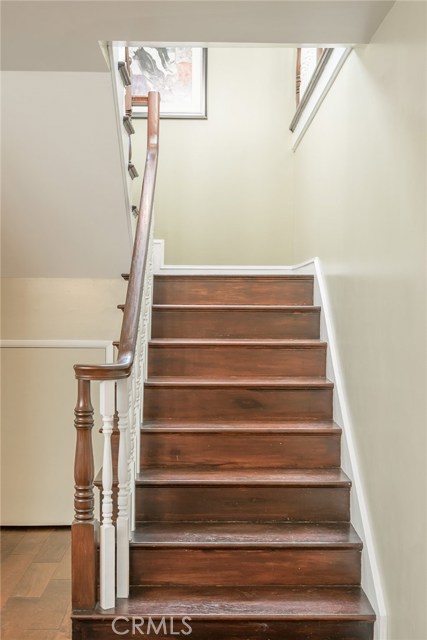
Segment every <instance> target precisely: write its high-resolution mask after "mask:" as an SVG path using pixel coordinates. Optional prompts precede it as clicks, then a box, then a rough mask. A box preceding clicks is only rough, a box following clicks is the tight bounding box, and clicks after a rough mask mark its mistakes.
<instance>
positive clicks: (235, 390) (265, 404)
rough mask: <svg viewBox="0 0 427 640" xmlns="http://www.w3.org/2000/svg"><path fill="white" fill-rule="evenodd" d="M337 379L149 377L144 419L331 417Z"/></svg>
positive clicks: (312, 418) (197, 419) (285, 418)
mask: <svg viewBox="0 0 427 640" xmlns="http://www.w3.org/2000/svg"><path fill="white" fill-rule="evenodd" d="M332 390H333V383H332V382H329V381H328V380H326V379H324V378H306V377H296V378H288V377H285V378H253V377H252V378H243V377H239V378H237V379H236V378H234V379H230V378H228V379H226V378H218V379H213V378H212V379H200V378H192V377H179V378H167V377H164V378H154V377H152V378H149V379H148V381H147V382H146V383H145V387H144V417H145V419H146V420H148V421H150V420H161V419H168V420H176V419H177V420H193V421H207V422H215V421H221V420H223V421H229V420H235V421H241V420H250V421H258V420H259V421H262V420H264V419H265V418H266V417H268V419H269V420H270V421H273V420H277V421H282V420H292V419H299V420H330V419H332Z"/></svg>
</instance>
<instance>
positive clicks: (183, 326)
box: [151, 304, 320, 339]
mask: <svg viewBox="0 0 427 640" xmlns="http://www.w3.org/2000/svg"><path fill="white" fill-rule="evenodd" d="M151 331H152V336H153V338H253V339H256V338H262V339H265V338H270V339H275V338H283V339H284V338H288V339H316V338H319V335H320V307H313V306H309V305H307V306H261V305H202V304H199V305H173V304H162V305H161V304H155V305H153V312H152V328H151Z"/></svg>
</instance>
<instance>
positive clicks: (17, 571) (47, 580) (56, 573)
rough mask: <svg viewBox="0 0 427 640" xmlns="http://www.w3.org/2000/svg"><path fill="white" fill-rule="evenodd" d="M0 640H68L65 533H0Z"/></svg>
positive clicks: (35, 530)
mask: <svg viewBox="0 0 427 640" xmlns="http://www.w3.org/2000/svg"><path fill="white" fill-rule="evenodd" d="M0 596H1V617H2V620H1V638H2V640H67V639H69V638H71V623H70V615H71V533H70V529H69V528H65V527H60V528H55V527H34V528H26V527H22V528H16V529H15V528H3V529H1V593H0Z"/></svg>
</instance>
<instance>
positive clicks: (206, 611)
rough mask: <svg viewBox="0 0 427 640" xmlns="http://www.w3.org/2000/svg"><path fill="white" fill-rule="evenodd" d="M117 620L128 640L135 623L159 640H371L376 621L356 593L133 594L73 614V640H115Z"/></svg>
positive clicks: (149, 590)
mask: <svg viewBox="0 0 427 640" xmlns="http://www.w3.org/2000/svg"><path fill="white" fill-rule="evenodd" d="M118 617H120V618H121V620H119V621H118V622H117V624H116V631H119V632H120V633H121V634H126V635H128V636H129V637H131V634H132V622H133V620H132V619H135V620H134V621H135V622H136V623H139V624H141V620H138V619H139V618H144V626H142V627H140V630H141V631H143V632H144V633H145V634H146V635H150V633H151V634H153V635H154V634H156V637H157V638H159V639H160V640H166V639H167V638H170V637H171V635H170V634H171V631H172V630H173V632H174V634H173V635H176V634H177V633H178V632H180V633H181V637H182V636H184V634H183V633H182V631H185V632H186V633H187V634H188V633H189V630H188V626H186V625H187V624H188V625H190V627H191V629H192V633H191V634H190V635H188V637H191V638H193V640H243V639H247V638H250V639H251V640H284V638H286V639H287V640H307V639H308V638H310V640H332V639H333V640H339V639H341V640H344V639H345V640H372V638H373V624H374V621H375V614H374V612H373V610H372V607H371V606H370V604H369V601H368V599H367V597H366V595H365V594H364V592H363V591H362V589H360V588H359V587H323V588H321V587H315V588H304V587H300V588H294V587H245V588H235V587H234V588H233V587H133V588H131V592H130V597H129V599H128V600H127V599H124V598H122V599H119V600H117V604H116V607H115V608H114V609H110V610H108V611H104V610H102V609H100V608H99V607H98V608H97V610H96V611H94V612H89V613H88V612H75V613H74V615H73V630H74V632H75V633H76V637H86V638H90V639H91V640H114V639H115V638H117V634H116V633H114V631H113V629H112V621H113V620H114V618H118ZM171 618H172V619H173V625H174V626H173V629H172V628H171ZM183 618H185V620H184V621H183ZM149 619H151V621H152V622H151V623H150V624H151V630H150V631H149V630H148V629H147V625H148V624H149V622H148V620H149ZM162 619H164V622H163V620H162ZM153 622H156V630H157V631H159V633H156V631H155V630H153V626H152V623H153ZM185 623H186V624H185ZM159 625H161V626H160V628H159ZM80 631H82V632H83V633H84V632H86V633H87V635H86V636H79V635H77V633H78V632H80ZM126 632H128V633H126ZM136 633H139V631H138V629H137V630H136ZM126 635H124V636H123V637H126ZM73 637H74V636H73Z"/></svg>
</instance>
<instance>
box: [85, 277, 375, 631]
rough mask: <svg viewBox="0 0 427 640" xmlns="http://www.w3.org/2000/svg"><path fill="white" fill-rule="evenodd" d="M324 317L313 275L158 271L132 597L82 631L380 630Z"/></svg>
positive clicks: (92, 617)
mask: <svg viewBox="0 0 427 640" xmlns="http://www.w3.org/2000/svg"><path fill="white" fill-rule="evenodd" d="M319 323H320V309H319V308H318V307H315V306H313V278H312V277H311V276H275V277H272V276H268V277H267V276H245V277H243V276H156V277H155V279H154V299H153V312H152V339H151V342H150V344H149V353H148V379H147V381H146V383H145V391H144V421H143V425H142V428H141V469H140V474H139V476H138V478H137V489H136V519H137V527H136V531H135V532H134V534H133V537H132V540H131V543H130V584H131V592H130V597H129V599H120V600H117V604H116V608H115V609H114V610H107V611H103V610H101V609H100V608H98V609H96V610H94V611H90V612H88V611H85V612H83V611H81V612H79V611H74V615H73V638H74V639H75V640H77V639H79V640H86V639H87V640H89V639H90V640H92V639H94V640H96V639H98V638H103V639H107V638H108V639H112V638H117V637H120V635H118V633H115V632H114V630H113V628H112V622H113V620H114V619H115V618H117V617H118V616H120V617H121V618H122V619H121V620H120V621H117V622H116V623H115V629H116V631H117V632H120V633H121V634H123V636H124V637H135V636H139V635H141V631H142V632H143V634H144V635H153V636H154V637H157V638H162V639H165V638H171V637H173V636H174V635H175V636H178V635H181V636H184V637H185V636H186V635H188V637H190V638H194V639H195V640H199V639H200V640H214V639H215V640H237V639H239V640H243V639H245V640H308V639H310V640H368V639H372V638H373V627H374V621H375V615H374V612H373V610H372V608H371V606H370V604H369V602H368V600H367V598H366V596H365V594H364V593H363V591H362V589H361V586H360V579H361V553H362V543H361V540H360V539H359V537H358V535H357V533H356V532H355V530H354V529H353V527H352V525H351V524H350V490H351V482H350V480H349V478H348V477H347V476H346V475H345V473H344V472H343V471H342V470H341V469H340V438H341V429H340V427H339V426H338V425H336V424H335V423H334V422H333V417H332V416H333V413H332V401H333V400H332V392H333V385H332V383H331V382H329V381H328V380H327V379H326V349H327V345H326V344H325V343H324V342H322V341H320V339H319ZM133 617H134V618H136V619H137V622H136V624H137V625H138V624H139V625H140V626H139V630H138V627H134V628H132V618H133ZM140 618H144V622H143V623H141V621H140V620H139V619H140ZM182 618H184V622H182ZM162 619H163V620H162ZM190 619H191V620H190ZM149 620H151V622H150V623H149V622H148V621H149ZM185 622H186V624H185ZM149 624H151V625H152V626H151V633H149V631H150V630H149V629H147V625H149ZM153 625H154V626H153ZM171 625H172V627H171ZM190 628H191V630H192V633H191V634H190V633H189V630H190ZM133 631H134V634H133V633H132V632H133ZM156 631H158V633H156ZM126 632H127V633H126Z"/></svg>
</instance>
